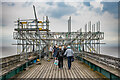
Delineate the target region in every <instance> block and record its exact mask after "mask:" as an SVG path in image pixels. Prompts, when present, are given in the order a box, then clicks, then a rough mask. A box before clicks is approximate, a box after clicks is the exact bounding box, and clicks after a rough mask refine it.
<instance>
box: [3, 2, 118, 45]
mask: <svg viewBox="0 0 120 80" xmlns="http://www.w3.org/2000/svg"><path fill="white" fill-rule="evenodd" d="M23 4H24V3H15V5H14V7H12V6H7V5H3V6H2V7H3V12H2V13H3V21H4V22H3V25H5V26H4V27H3V29H2V30H3V34H2V35H3V36H4V38H3V40H4V44H5V45H6V44H8V45H10V43H6V42H8V41H7V40H10V42H14V41H15V40H13V39H12V36H10V35H12V33H13V31H14V28H15V26H14V21H16V20H17V19H18V18H20V19H28V18H30V19H31V18H32V19H33V18H34V13H33V7H32V5H33V4H34V5H35V6H36V12H37V16H38V18H39V19H40V20H42V17H43V16H49V19H50V29H51V30H52V31H54V32H66V31H67V26H68V25H67V24H68V23H67V20H68V17H69V16H72V31H77V30H78V29H80V28H83V29H84V25H85V24H86V23H88V22H89V21H92V24H96V22H97V21H98V20H100V21H101V31H103V32H105V43H110V44H117V37H118V36H117V31H116V30H117V28H118V25H117V24H118V23H117V19H116V18H114V13H111V12H110V11H109V10H107V9H106V10H104V9H105V5H106V4H102V3H99V5H97V6H96V5H95V4H96V3H94V4H93V3H92V4H91V3H90V6H86V5H85V4H84V3H82V2H80V3H78V2H77V3H75V2H61V3H58V2H52V3H45V2H42V3H41V2H40V3H31V4H30V6H26V7H23V6H22V5H23ZM107 4H109V3H107ZM106 7H107V6H106ZM108 8H110V7H108ZM102 10H104V11H102ZM100 12H101V13H100ZM8 31H9V32H8ZM83 31H84V30H83Z"/></svg>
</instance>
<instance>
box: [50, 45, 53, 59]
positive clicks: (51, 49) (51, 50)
mask: <svg viewBox="0 0 120 80" xmlns="http://www.w3.org/2000/svg"><path fill="white" fill-rule="evenodd" d="M52 52H53V48H52V46H50V47H49V58H50V59H53V58H52Z"/></svg>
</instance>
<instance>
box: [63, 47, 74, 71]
mask: <svg viewBox="0 0 120 80" xmlns="http://www.w3.org/2000/svg"><path fill="white" fill-rule="evenodd" d="M73 54H74V52H73V50H72V49H71V47H70V46H68V47H67V50H66V51H65V53H64V55H66V56H67V58H68V69H69V70H70V68H71V60H72V58H73Z"/></svg>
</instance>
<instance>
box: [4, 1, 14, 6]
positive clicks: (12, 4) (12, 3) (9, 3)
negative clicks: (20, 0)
mask: <svg viewBox="0 0 120 80" xmlns="http://www.w3.org/2000/svg"><path fill="white" fill-rule="evenodd" d="M2 5H4V6H15V3H14V2H2Z"/></svg>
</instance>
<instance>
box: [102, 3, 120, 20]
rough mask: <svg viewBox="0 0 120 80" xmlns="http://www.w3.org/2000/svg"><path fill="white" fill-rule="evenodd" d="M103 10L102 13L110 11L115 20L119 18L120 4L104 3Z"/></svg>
mask: <svg viewBox="0 0 120 80" xmlns="http://www.w3.org/2000/svg"><path fill="white" fill-rule="evenodd" d="M101 4H103V10H102V12H105V11H108V12H109V13H111V14H113V15H114V17H115V18H118V2H109V3H108V2H102V3H101Z"/></svg>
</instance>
